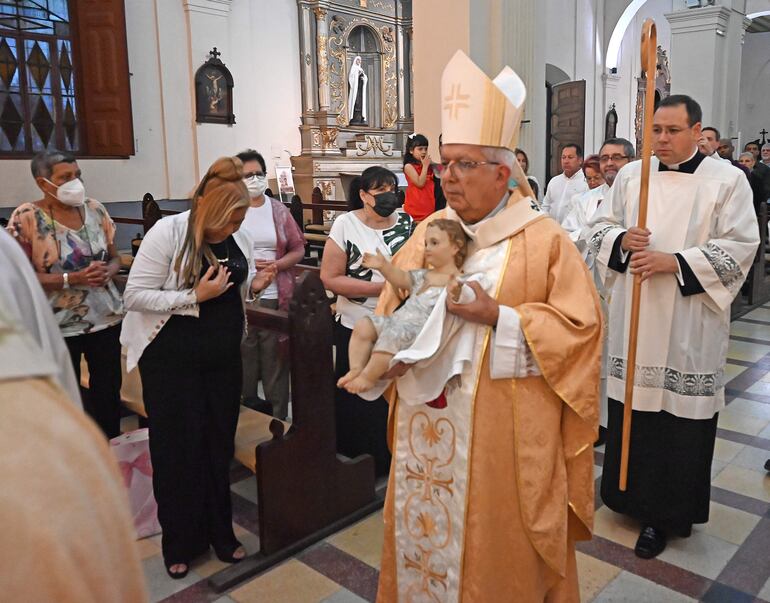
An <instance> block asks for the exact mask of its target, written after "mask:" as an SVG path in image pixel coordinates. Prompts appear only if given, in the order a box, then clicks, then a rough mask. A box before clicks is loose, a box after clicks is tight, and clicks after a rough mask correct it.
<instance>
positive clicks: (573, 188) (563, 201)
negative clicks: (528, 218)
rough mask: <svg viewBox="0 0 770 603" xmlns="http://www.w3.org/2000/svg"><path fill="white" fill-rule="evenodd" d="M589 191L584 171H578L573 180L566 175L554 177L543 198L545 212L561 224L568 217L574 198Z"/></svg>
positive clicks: (573, 175)
mask: <svg viewBox="0 0 770 603" xmlns="http://www.w3.org/2000/svg"><path fill="white" fill-rule="evenodd" d="M587 190H588V183H587V182H586V177H585V174H583V170H578V171H577V172H575V173H574V174H572V177H571V178H568V177H567V176H566V174H564V173H561V174H559V175H558V176H554V177H553V178H551V180H550V182H549V183H548V190H546V191H545V196H544V197H543V211H544V212H545V213H547V214H548V215H549V216H551V217H552V218H553V219H554V220H556V221H557V222H558V223H559V224H561V223H562V222H563V221H564V218H566V217H567V212H568V211H569V208H570V201H571V199H572V197H574V196H575V195H577V194H579V193H583V192H585V191H587Z"/></svg>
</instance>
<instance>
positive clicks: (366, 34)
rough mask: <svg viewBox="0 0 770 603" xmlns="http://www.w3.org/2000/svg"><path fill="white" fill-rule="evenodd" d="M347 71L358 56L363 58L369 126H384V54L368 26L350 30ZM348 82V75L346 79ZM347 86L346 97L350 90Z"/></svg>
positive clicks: (362, 65)
mask: <svg viewBox="0 0 770 603" xmlns="http://www.w3.org/2000/svg"><path fill="white" fill-rule="evenodd" d="M347 47H348V48H347V65H346V67H347V71H346V74H348V73H350V67H351V65H352V64H353V61H354V60H355V58H356V57H357V56H360V57H361V67H362V68H363V70H364V73H365V74H366V77H367V78H368V85H367V88H366V107H367V125H368V127H370V128H379V127H381V126H382V52H381V50H380V44H379V36H378V35H377V34H376V33H375V32H374V31H373V30H372V29H371V28H370V27H367V26H366V25H359V26H357V27H354V28H353V29H351V30H350V34H348V40H347ZM345 82H346V84H347V86H349V84H348V82H347V75H346V77H345ZM347 86H346V91H345V93H346V96H347V93H348V92H349V89H348V88H347Z"/></svg>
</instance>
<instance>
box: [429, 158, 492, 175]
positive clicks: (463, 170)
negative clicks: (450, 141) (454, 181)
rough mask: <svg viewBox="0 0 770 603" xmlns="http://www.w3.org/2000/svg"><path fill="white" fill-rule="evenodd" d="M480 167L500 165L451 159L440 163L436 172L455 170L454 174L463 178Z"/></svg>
mask: <svg viewBox="0 0 770 603" xmlns="http://www.w3.org/2000/svg"><path fill="white" fill-rule="evenodd" d="M480 165H500V162H499V161H466V160H465V159H452V160H451V161H442V162H441V163H439V164H438V168H439V169H438V172H439V174H442V173H443V172H444V170H450V169H452V168H457V171H456V172H454V173H455V174H456V175H458V176H465V175H466V174H467V173H468V172H470V171H472V170H475V169H476V168H477V167H479V166H480Z"/></svg>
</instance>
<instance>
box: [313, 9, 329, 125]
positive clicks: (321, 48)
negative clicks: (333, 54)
mask: <svg viewBox="0 0 770 603" xmlns="http://www.w3.org/2000/svg"><path fill="white" fill-rule="evenodd" d="M313 12H314V13H315V19H316V46H317V53H316V57H317V60H318V104H319V109H320V110H321V111H328V110H329V103H330V102H331V94H330V92H329V56H328V42H329V25H328V24H327V23H326V9H324V8H321V7H320V6H317V7H315V8H314V9H313Z"/></svg>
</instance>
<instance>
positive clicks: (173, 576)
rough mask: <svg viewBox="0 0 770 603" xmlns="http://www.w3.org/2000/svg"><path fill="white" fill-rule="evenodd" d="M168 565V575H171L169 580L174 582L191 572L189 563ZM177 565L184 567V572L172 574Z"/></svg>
mask: <svg viewBox="0 0 770 603" xmlns="http://www.w3.org/2000/svg"><path fill="white" fill-rule="evenodd" d="M165 565H166V573H167V574H168V575H169V578H171V579H172V580H181V579H182V578H184V577H185V576H186V575H187V572H189V571H190V564H189V563H167V564H165ZM175 565H184V570H182V571H178V572H172V571H171V568H172V567H174V566H175Z"/></svg>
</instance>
